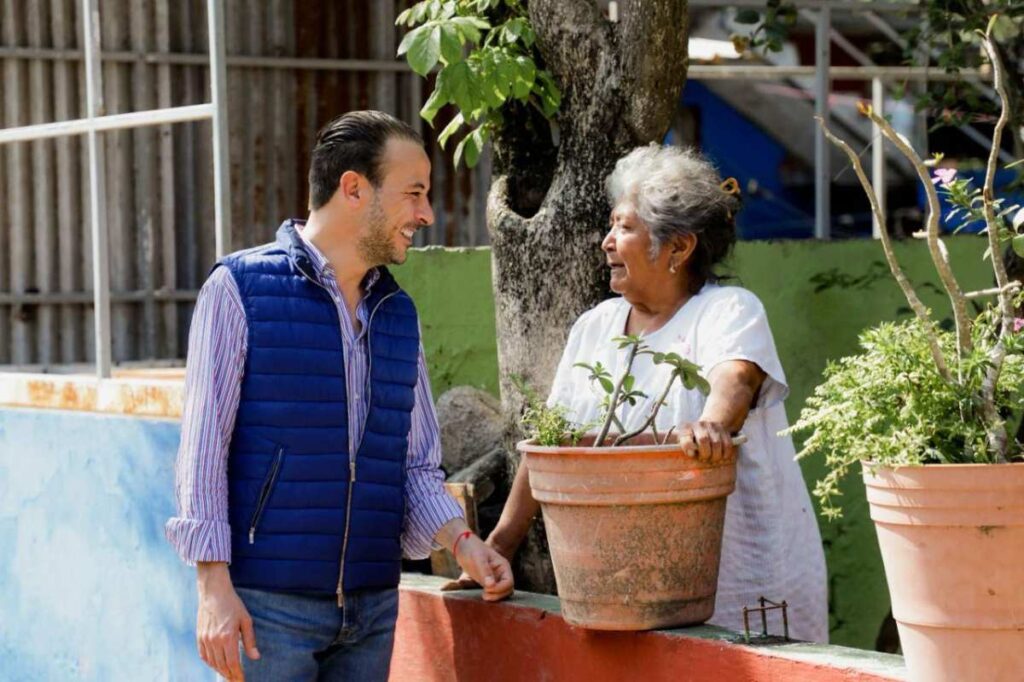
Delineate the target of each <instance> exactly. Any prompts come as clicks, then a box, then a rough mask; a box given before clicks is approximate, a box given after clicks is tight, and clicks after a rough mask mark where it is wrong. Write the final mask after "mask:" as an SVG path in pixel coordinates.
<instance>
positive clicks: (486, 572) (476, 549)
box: [441, 535, 513, 601]
mask: <svg viewBox="0 0 1024 682" xmlns="http://www.w3.org/2000/svg"><path fill="white" fill-rule="evenodd" d="M456 549H458V552H457V553H456V554H455V560H456V561H458V562H459V566H462V570H463V575H462V576H461V577H460V578H459V580H458V581H457V582H456V583H449V584H447V585H445V586H444V587H443V588H441V589H442V590H451V589H468V588H470V587H475V586H479V587H482V588H483V590H484V600H485V601H498V600H501V599H505V598H506V597H508V596H509V595H510V594H512V587H513V585H512V567H511V566H509V563H508V559H506V558H505V557H503V556H502V555H501V554H499V553H498V552H496V551H495V550H494V549H493V548H492V547H490V546H488V545H487V544H485V543H484V541H483V540H481V539H480V538H479V537H477V536H476V535H470V536H469V537H467V538H466V539H464V540H462V541H461V542H459V545H458V547H457V548H456Z"/></svg>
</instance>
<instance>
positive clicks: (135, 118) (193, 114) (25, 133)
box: [0, 95, 214, 144]
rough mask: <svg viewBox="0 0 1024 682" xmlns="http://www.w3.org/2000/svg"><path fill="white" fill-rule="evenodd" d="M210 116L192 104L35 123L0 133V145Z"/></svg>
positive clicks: (205, 106)
mask: <svg viewBox="0 0 1024 682" xmlns="http://www.w3.org/2000/svg"><path fill="white" fill-rule="evenodd" d="M101 98H102V95H101ZM213 114H214V108H213V105H212V104H192V105H189V106H185V107H171V108H168V109H150V110H149V111H133V112H131V113H128V114H113V115H111V116H97V117H91V118H79V119H74V120H71V121H57V122H55V123H37V124H35V125H29V126H21V127H18V128H7V129H3V130H0V144H7V143H10V142H25V141H28V140H46V139H49V138H54V137H65V136H68V135H81V134H82V133H88V132H89V131H90V130H95V131H97V132H102V131H104V130H127V129H129V128H139V127H142V126H152V125H158V124H162V123H182V122H184V121H201V120H203V119H207V118H213Z"/></svg>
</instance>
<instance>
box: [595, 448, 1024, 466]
mask: <svg viewBox="0 0 1024 682" xmlns="http://www.w3.org/2000/svg"><path fill="white" fill-rule="evenodd" d="M601 449H604V448H601ZM860 464H861V466H862V467H863V468H864V470H865V471H870V470H882V471H914V470H916V469H922V468H928V469H937V468H940V467H941V468H943V469H960V470H961V471H967V470H974V469H987V468H989V467H997V466H999V467H1024V462H990V463H988V464H979V463H977V462H957V463H954V464H941V463H938V462H936V463H930V464H897V465H895V466H893V465H890V464H878V463H877V462H873V461H871V460H866V459H862V460H861V461H860Z"/></svg>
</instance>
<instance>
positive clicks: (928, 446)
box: [785, 308, 1024, 518]
mask: <svg viewBox="0 0 1024 682" xmlns="http://www.w3.org/2000/svg"><path fill="white" fill-rule="evenodd" d="M999 325H1000V319H999V316H998V311H997V310H996V309H995V308H989V309H987V310H986V311H985V312H983V313H982V314H981V315H980V316H979V317H978V318H977V319H976V320H975V324H974V327H973V341H974V347H973V348H972V349H971V350H970V351H969V352H968V354H967V355H965V356H964V358H963V361H962V362H961V364H960V372H961V376H962V380H961V381H959V382H952V383H950V382H947V381H944V380H943V379H942V377H941V376H939V373H938V372H937V371H936V369H935V362H934V360H933V358H932V354H931V352H930V350H929V346H928V334H927V333H926V330H925V328H924V325H923V323H922V322H921V321H920V320H919V319H917V318H913V319H911V320H907V321H903V322H886V323H883V324H880V325H878V326H877V327H873V328H871V329H868V330H866V331H864V332H863V333H862V334H861V336H860V352H859V353H857V354H856V355H851V356H848V357H845V358H842V359H841V360H838V361H836V362H831V363H829V365H828V366H827V367H826V368H825V374H824V378H825V381H824V383H822V384H821V385H819V386H818V387H817V388H816V389H815V390H814V394H813V395H812V396H811V397H810V398H808V399H807V404H806V406H805V407H804V409H803V411H802V412H801V414H800V419H799V421H797V422H796V423H795V424H794V425H793V426H792V427H791V428H790V429H789V430H788V431H787V432H785V433H801V432H802V433H808V434H809V436H808V438H807V440H806V441H804V447H803V449H802V450H801V451H800V453H799V454H798V455H797V457H798V458H804V457H808V456H811V455H815V454H821V455H824V457H825V467H826V471H827V473H826V475H825V477H824V478H823V479H821V480H819V481H818V482H817V484H816V486H815V489H814V494H815V496H816V497H817V498H818V500H819V501H820V502H821V507H822V514H823V515H824V516H826V517H827V518H839V517H840V516H842V514H841V512H840V509H839V501H838V500H837V499H836V498H837V497H838V496H839V495H840V485H839V483H840V481H841V480H842V478H843V477H844V476H845V475H846V474H847V473H848V472H849V471H850V469H851V468H853V467H855V466H856V465H857V464H858V463H859V462H862V461H863V462H872V463H874V464H876V465H881V466H901V465H916V464H935V463H957V462H960V463H963V462H975V463H987V462H989V461H990V460H991V451H990V449H989V447H988V444H987V442H986V431H985V422H984V420H983V419H982V417H981V415H980V412H979V404H978V395H979V394H980V392H981V384H982V381H983V380H984V378H985V373H986V371H987V370H988V367H989V365H990V361H989V354H990V352H991V350H992V346H993V344H995V343H996V340H997V337H998V330H999ZM934 331H935V333H937V334H938V336H939V339H940V344H941V347H942V350H943V352H944V353H945V354H947V355H948V356H949V357H955V356H956V352H957V351H956V339H955V335H954V334H953V332H950V331H941V330H934ZM1005 343H1006V346H1007V355H1006V360H1005V361H1004V363H1003V370H1002V373H1001V374H1000V377H999V383H998V385H997V390H996V395H995V399H996V405H997V407H998V409H999V412H1000V414H1002V415H1004V418H1009V417H1010V416H1011V415H1019V414H1020V413H1021V410H1022V409H1024V331H1019V332H1018V333H1015V334H1013V335H1011V336H1009V337H1006V340H1005ZM1019 454H1020V444H1019V443H1015V444H1014V445H1013V446H1012V451H1011V453H1010V455H1011V456H1013V455H1019Z"/></svg>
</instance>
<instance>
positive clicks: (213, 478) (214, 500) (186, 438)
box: [165, 230, 463, 564]
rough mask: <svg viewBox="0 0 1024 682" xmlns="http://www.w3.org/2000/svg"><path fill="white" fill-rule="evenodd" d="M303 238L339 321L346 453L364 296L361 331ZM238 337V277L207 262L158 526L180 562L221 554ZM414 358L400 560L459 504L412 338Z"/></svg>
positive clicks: (244, 329) (420, 548) (361, 371)
mask: <svg viewBox="0 0 1024 682" xmlns="http://www.w3.org/2000/svg"><path fill="white" fill-rule="evenodd" d="M300 234H301V230H300ZM303 244H304V246H305V248H306V251H307V253H308V255H309V257H310V259H311V260H312V261H313V266H314V271H315V273H316V275H317V277H318V279H319V280H320V282H321V284H323V286H324V287H325V288H326V289H327V291H328V292H330V294H331V298H332V299H333V300H334V303H335V306H336V307H337V309H338V317H339V319H340V320H341V328H340V330H339V331H340V333H341V337H342V343H343V347H344V353H345V373H346V376H345V378H346V382H347V385H348V392H349V400H348V423H349V431H348V432H349V452H353V451H354V448H355V444H356V443H358V442H359V440H360V439H361V438H362V432H361V428H362V425H363V423H364V417H365V415H366V412H367V410H368V409H369V404H368V403H367V402H366V396H367V391H366V387H367V382H368V379H369V377H368V374H367V371H368V356H367V339H366V325H367V317H368V311H367V310H366V305H365V300H366V299H365V297H364V298H363V301H361V302H360V304H359V306H358V307H357V309H356V317H357V318H358V320H359V322H360V323H361V324H360V326H361V330H360V331H359V332H356V329H355V325H354V324H353V322H352V318H351V315H350V313H349V310H348V308H347V306H346V305H345V301H344V298H342V295H341V290H340V289H339V287H338V282H337V280H336V279H335V273H334V269H333V268H332V267H331V264H330V263H329V262H328V261H327V259H326V258H325V257H324V255H323V254H322V253H321V252H320V251H319V250H318V249H317V248H316V247H315V246H314V245H313V244H312V243H311V242H309V241H307V240H306V239H305V238H303ZM378 277H379V274H378V273H377V271H376V270H371V271H370V272H369V273H368V275H367V278H366V280H365V281H364V283H363V286H364V288H365V289H366V291H367V292H368V291H369V290H370V288H371V287H373V285H374V284H375V283H376V281H377V279H378ZM247 338H248V325H247V323H246V319H245V310H244V308H243V307H242V299H241V296H240V294H239V291H238V285H237V284H236V282H235V279H234V277H232V275H231V273H230V271H229V270H228V269H227V268H223V267H221V268H217V269H216V270H214V271H213V274H212V275H210V277H209V279H207V281H206V283H205V284H204V285H203V288H202V290H201V291H200V292H199V299H198V300H197V302H196V308H195V312H194V314H193V316H192V327H191V329H190V330H189V343H188V366H187V368H186V371H185V405H184V413H183V416H182V429H181V445H180V447H179V450H178V460H177V466H176V468H175V492H176V497H177V504H178V514H177V516H175V517H173V518H171V519H170V520H168V522H167V525H166V528H165V532H166V535H167V538H168V540H170V542H171V544H172V545H173V546H174V548H175V550H176V551H177V552H178V554H179V556H181V558H182V559H183V560H185V561H186V562H187V563H189V564H194V563H195V562H197V561H226V562H230V561H231V528H230V526H229V525H228V520H227V519H228V479H227V462H228V449H229V446H230V444H231V434H232V432H233V431H234V427H235V413H236V412H237V411H238V403H239V393H240V389H241V384H242V373H243V371H244V368H245V357H246V350H247V348H246V346H247ZM418 366H419V369H418V373H419V378H418V381H417V383H416V392H415V396H416V402H415V406H414V407H413V411H412V429H411V431H410V433H409V454H408V460H407V465H406V471H407V476H406V484H405V501H406V513H405V523H404V526H403V532H402V538H401V540H402V549H403V551H404V553H405V556H406V557H408V558H410V559H423V558H426V557H427V556H429V554H430V550H431V548H432V547H433V546H434V536H435V535H436V534H437V531H438V530H439V529H440V528H441V526H443V525H445V524H446V523H448V522H449V521H451V520H452V519H455V518H461V517H462V516H463V513H462V509H461V507H459V505H458V503H456V502H455V500H454V499H452V498H451V496H449V495H448V494H447V492H445V489H444V472H443V471H442V470H441V468H440V466H441V439H440V429H439V427H438V423H437V414H436V412H435V410H434V401H433V397H432V396H431V393H430V379H429V377H428V376H427V364H426V359H425V357H424V354H423V346H422V344H420V352H419V360H418Z"/></svg>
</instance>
